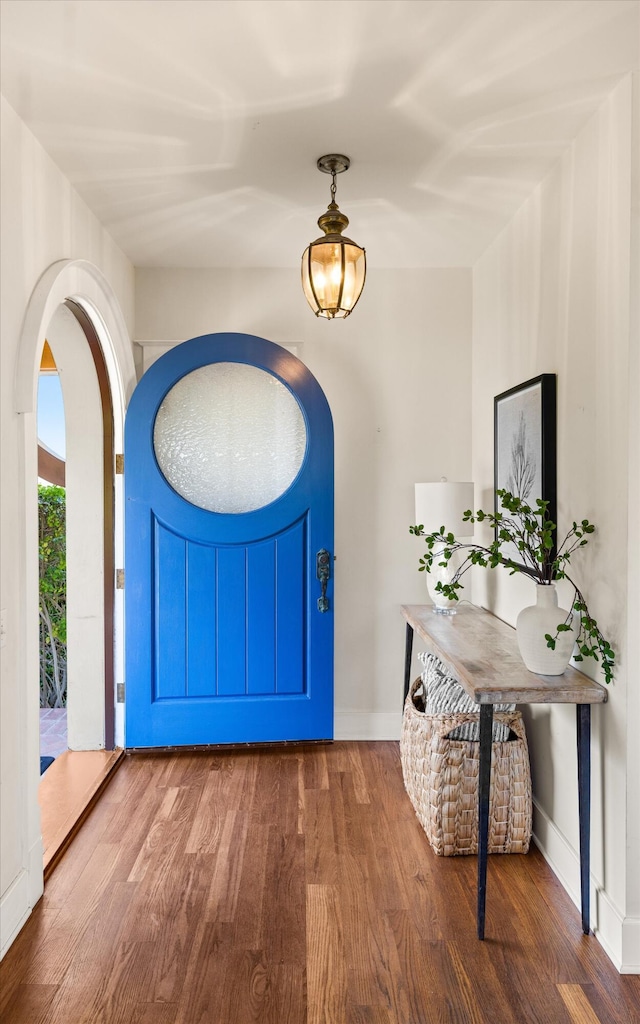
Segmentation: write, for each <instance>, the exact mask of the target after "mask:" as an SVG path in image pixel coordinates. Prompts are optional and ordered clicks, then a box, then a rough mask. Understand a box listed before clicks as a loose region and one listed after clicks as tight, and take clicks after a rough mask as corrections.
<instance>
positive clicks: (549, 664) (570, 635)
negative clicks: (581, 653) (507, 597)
mask: <svg viewBox="0 0 640 1024" xmlns="http://www.w3.org/2000/svg"><path fill="white" fill-rule="evenodd" d="M568 614H569V613H568V612H567V611H566V610H565V609H564V608H558V594H557V592H556V588H555V584H554V583H547V584H544V583H538V584H536V604H534V605H531V606H530V607H529V608H523V609H522V611H521V612H520V614H519V615H518V618H517V620H516V636H517V638H518V646H519V648H520V654H521V656H522V660H523V661H524V663H525V665H526V666H527V668H528V669H529V671H530V672H538V673H539V674H540V675H543V676H561V675H562V673H563V672H564V670H565V669H566V667H567V665H568V664H569V661H570V659H571V655H572V653H573V648H574V645H575V642H576V639H577V637H578V629H579V625H580V624H579V622H578V621H577V616H575V615H574V616H573V617H572V619H571V631H570V632H565V633H560V634H559V635H558V639H557V640H556V646H555V650H551V648H550V647H547V641H546V640H545V634H546V633H549V634H550V635H551V636H555V634H556V630H557V628H558V625H559V624H560V623H561V622H564V621H565V620H566V618H567V615H568Z"/></svg>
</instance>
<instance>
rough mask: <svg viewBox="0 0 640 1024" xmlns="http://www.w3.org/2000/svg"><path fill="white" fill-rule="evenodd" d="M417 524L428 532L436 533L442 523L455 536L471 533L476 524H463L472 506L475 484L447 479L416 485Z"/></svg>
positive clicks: (466, 535)
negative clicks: (464, 516) (464, 517)
mask: <svg viewBox="0 0 640 1024" xmlns="http://www.w3.org/2000/svg"><path fill="white" fill-rule="evenodd" d="M415 488H416V518H415V522H416V525H417V526H420V524H422V526H424V532H425V533H435V531H436V530H439V529H440V527H441V526H444V527H445V529H446V530H447V531H448V532H449V531H450V532H451V533H453V534H455V536H456V537H460V536H465V537H468V536H472V535H473V526H471V525H469V524H468V523H463V521H462V517H463V515H464V513H465V512H466V511H467V509H470V508H471V509H472V508H473V484H472V483H456V482H450V481H448V480H446V481H445V480H443V481H439V482H438V483H424V484H416V485H415Z"/></svg>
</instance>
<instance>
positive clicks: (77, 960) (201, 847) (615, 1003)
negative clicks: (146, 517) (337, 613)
mask: <svg viewBox="0 0 640 1024" xmlns="http://www.w3.org/2000/svg"><path fill="white" fill-rule="evenodd" d="M476 867H477V865H476V858H475V857H455V858H448V857H436V856H435V854H434V853H433V851H432V850H431V848H430V846H429V844H428V842H427V840H426V837H425V835H424V832H423V830H422V828H421V827H420V825H419V823H418V821H417V819H416V816H415V814H414V812H413V808H412V807H411V804H410V801H409V800H408V797H407V795H406V793H405V791H404V786H403V782H402V773H401V768H400V760H399V754H398V744H397V743H391V742H390V743H384V742H382V743H378V742H370V743H369V742H367V743H336V744H334V745H333V746H328V745H323V746H320V745H312V744H307V745H301V746H297V747H277V748H263V749H260V750H256V749H247V750H238V751H215V752H213V753H208V752H189V753H177V754H175V755H174V754H160V755H153V754H141V755H136V756H129V757H127V758H125V759H124V762H123V764H122V766H121V767H120V769H119V770H118V772H117V773H116V775H115V776H114V778H113V779H112V781H111V782H110V784H109V786H108V788H107V790H106V791H105V793H104V794H103V796H102V797H101V799H100V800H99V802H98V803H97V804H96V805H95V806H94V808H93V810H92V811H91V813H90V815H89V817H88V819H87V820H86V822H85V823H84V825H83V827H82V829H81V831H80V833H79V834H78V835H77V836H76V837H75V839H74V840H73V842H72V844H71V846H70V847H69V848H68V850H67V852H66V854H65V856H64V858H63V859H62V861H61V862H60V863H59V865H58V866H57V867H56V868H55V870H54V872H53V874H52V875H51V877H50V878H49V879H48V881H47V883H46V888H45V895H44V897H43V899H42V901H41V903H40V905H39V906H38V907H37V908H36V909H35V910H34V913H33V914H32V916H31V918H30V920H29V921H28V922H27V924H26V925H25V928H24V929H23V931H22V933H21V934H20V935H19V936H18V938H17V940H16V942H15V943H14V944H13V946H12V947H11V948H10V949H9V951H8V952H7V954H6V956H5V958H4V960H3V962H2V963H1V964H0V983H1V984H0V992H1V995H0V1000H1V1001H0V1010H1V1012H2V1014H3V1016H2V1020H3V1024H4V1022H5V1021H6V1022H7V1024H26V1022H28V1024H251V1022H252V1021H260V1024H333V1022H339V1024H485V1022H486V1024H594V1021H597V1022H598V1024H621V1022H624V1024H627V1022H634V1024H635V1021H639V1022H640V978H637V977H629V976H627V977H621V976H620V975H618V973H617V972H616V970H615V968H614V967H613V966H612V964H611V962H610V961H609V960H608V959H607V957H606V955H605V953H604V951H603V949H602V947H601V946H600V945H599V943H598V941H597V940H596V939H595V938H594V937H592V936H591V937H587V936H584V935H582V932H581V928H580V917H579V913H578V912H577V910H576V908H575V907H574V906H573V904H572V902H571V900H570V899H569V897H568V896H567V894H566V893H565V891H564V889H563V888H562V887H561V886H560V884H559V882H558V881H557V879H556V878H555V876H554V875H553V874H552V872H551V871H550V869H549V867H548V865H547V864H546V863H545V862H544V860H543V859H542V857H541V856H540V854H539V852H538V851H537V850H535V849H532V851H531V852H530V853H529V854H528V855H527V856H513V857H504V856H497V855H496V856H493V857H491V858H490V860H489V872H488V902H487V937H486V939H485V941H484V942H478V940H477V938H476V933H475V903H476Z"/></svg>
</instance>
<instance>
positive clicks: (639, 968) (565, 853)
mask: <svg viewBox="0 0 640 1024" xmlns="http://www.w3.org/2000/svg"><path fill="white" fill-rule="evenodd" d="M533 838H534V841H535V844H536V846H537V847H538V849H539V850H540V852H541V853H542V856H543V857H544V859H545V860H546V862H547V864H548V865H549V867H550V868H551V870H552V871H553V873H554V874H555V875H556V877H557V878H558V880H559V881H560V883H561V884H562V886H563V887H564V889H565V890H566V892H567V893H568V895H569V897H570V898H571V900H572V902H573V903H574V904H575V906H576V907H577V908H578V910H579V909H580V856H579V854H578V852H577V851H576V850H574V848H573V847H572V846H571V845H570V843H568V842H567V840H566V838H565V837H564V836H563V835H562V833H561V832H560V831H559V830H558V828H557V827H556V825H555V824H554V823H553V821H552V820H551V818H549V816H548V815H547V814H546V813H545V811H543V809H542V808H541V807H540V805H539V804H538V803H537V802H536V801H535V800H534V801H533ZM589 887H590V903H591V927H592V929H593V932H594V935H595V936H596V938H597V939H598V942H599V943H600V945H601V946H602V948H603V949H604V951H605V953H606V954H607V956H608V957H609V959H610V960H611V962H612V963H613V965H614V966H615V968H616V970H617V971H619V973H620V974H638V973H640V920H638V919H636V918H625V917H624V915H623V914H621V913H620V911H619V910H618V908H617V907H616V906H615V904H614V903H613V902H612V901H611V899H610V897H609V896H608V895H607V893H606V892H605V890H604V889H603V888H602V887H601V886H600V884H599V883H598V882H597V881H596V880H595V879H594V877H593V875H592V876H591V878H590V880H589Z"/></svg>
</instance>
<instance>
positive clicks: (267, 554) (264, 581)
mask: <svg viewBox="0 0 640 1024" xmlns="http://www.w3.org/2000/svg"><path fill="white" fill-rule="evenodd" d="M275 624H276V542H275V540H273V539H270V540H268V541H265V542H264V543H262V544H253V545H252V546H251V547H250V548H249V549H248V554H247V692H248V693H250V694H254V695H258V694H274V693H275V692H276V637H275Z"/></svg>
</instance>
